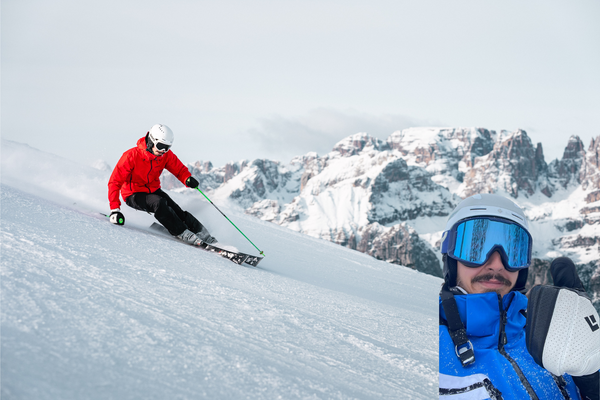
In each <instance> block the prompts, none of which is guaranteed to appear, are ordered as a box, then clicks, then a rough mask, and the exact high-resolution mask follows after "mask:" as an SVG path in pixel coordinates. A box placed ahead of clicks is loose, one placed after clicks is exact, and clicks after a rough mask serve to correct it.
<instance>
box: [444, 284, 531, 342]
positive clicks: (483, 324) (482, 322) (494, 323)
mask: <svg viewBox="0 0 600 400" xmlns="http://www.w3.org/2000/svg"><path fill="white" fill-rule="evenodd" d="M454 298H455V300H456V305H457V307H458V312H459V315H460V319H461V320H462V322H463V324H464V325H465V328H466V330H467V336H468V337H469V339H470V340H471V341H472V342H473V344H474V345H475V344H476V342H477V345H475V347H476V348H477V347H479V348H481V347H497V346H498V335H499V332H500V321H501V316H502V312H503V311H506V326H505V328H504V329H505V332H506V335H507V338H508V341H509V342H510V341H511V339H513V340H514V339H515V338H516V337H518V336H520V335H522V334H523V332H524V328H525V321H526V318H525V316H524V315H523V314H522V313H521V311H522V310H525V309H527V297H525V295H523V294H521V293H519V292H514V291H513V292H510V293H508V294H507V295H505V296H504V297H503V298H502V299H499V296H498V295H497V294H496V293H493V292H492V293H483V294H468V295H457V294H455V296H454ZM501 307H502V308H501ZM440 315H441V316H442V318H443V319H445V318H446V316H445V314H444V310H443V309H442V308H441V307H440Z"/></svg>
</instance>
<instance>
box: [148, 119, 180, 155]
mask: <svg viewBox="0 0 600 400" xmlns="http://www.w3.org/2000/svg"><path fill="white" fill-rule="evenodd" d="M148 137H149V138H150V140H151V141H152V144H154V146H156V145H157V144H158V143H162V144H163V145H164V146H167V149H168V148H169V147H171V146H172V145H173V139H174V135H173V131H172V130H171V128H169V127H168V126H166V125H163V124H156V125H154V126H153V127H152V128H150V130H149V131H148ZM161 147H163V146H161ZM157 148H159V149H160V147H158V146H157ZM160 150H162V149H160Z"/></svg>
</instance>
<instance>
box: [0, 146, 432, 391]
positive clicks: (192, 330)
mask: <svg viewBox="0 0 600 400" xmlns="http://www.w3.org/2000/svg"><path fill="white" fill-rule="evenodd" d="M22 153H23V154H25V155H28V154H30V153H31V151H29V150H27V151H22ZM35 154H36V155H37V153H35ZM5 158H6V157H5V154H4V152H3V159H5ZM29 161H31V162H32V163H34V162H35V161H34V160H29ZM2 167H3V173H4V171H6V168H4V167H5V165H4V162H3V165H2ZM63 168H66V167H64V166H63ZM46 173H47V171H46ZM2 178H3V182H4V181H5V179H4V178H5V176H4V174H3V177H2ZM9 178H10V179H9V181H10V182H11V186H8V185H6V184H2V186H1V206H2V207H1V251H2V259H1V267H2V269H1V275H2V276H1V278H2V279H1V301H2V310H1V311H2V313H1V324H2V326H1V328H2V329H1V351H2V353H1V354H2V358H1V372H2V376H1V386H2V389H1V390H2V392H1V395H2V398H3V399H139V398H144V399H165V398H169V399H197V398H207V399H277V398H282V399H296V398H298V399H299V398H302V399H399V398H402V399H431V398H436V397H437V374H438V370H437V365H438V356H437V347H438V346H437V343H438V339H437V336H438V335H437V291H438V290H439V286H440V284H441V280H440V279H437V278H434V277H431V276H428V275H425V274H421V273H418V272H415V271H412V270H410V269H406V268H402V267H398V266H395V265H392V264H387V263H384V262H381V261H377V260H374V259H372V258H370V257H368V256H366V255H364V254H361V253H358V252H354V251H352V250H349V249H346V248H343V247H340V246H336V245H334V244H331V243H329V242H325V241H322V240H318V239H314V238H311V237H308V236H305V235H301V234H298V233H296V232H292V231H289V230H287V229H285V228H282V227H279V226H276V225H273V224H269V223H266V222H264V221H259V220H256V219H253V218H251V217H248V216H245V215H243V214H240V215H235V220H236V221H238V222H239V224H238V226H240V228H241V229H242V230H243V231H244V232H245V233H246V234H247V235H248V236H249V237H251V238H258V239H257V240H259V241H260V243H262V246H263V248H262V250H264V251H265V253H266V255H267V257H266V258H265V259H264V260H263V261H262V262H261V264H259V267H258V268H252V267H244V266H238V265H235V264H233V263H231V262H229V261H227V260H225V259H221V258H219V257H217V256H215V255H214V254H210V253H207V252H204V251H201V250H199V249H196V248H193V247H191V246H187V245H184V244H180V243H177V242H174V241H172V240H171V239H169V238H167V237H161V236H160V235H154V234H151V233H150V232H146V231H144V229H131V228H128V226H127V225H126V226H125V227H117V226H113V225H111V224H110V223H108V222H107V221H106V219H105V218H102V217H97V218H95V217H93V216H90V215H89V213H85V212H82V211H81V210H76V209H73V207H70V206H69V205H68V204H58V203H55V202H54V201H55V197H54V196H53V195H51V194H48V196H47V198H41V197H38V196H35V195H32V194H28V193H25V192H23V191H22V189H24V187H25V186H26V183H25V180H24V179H23V183H22V184H21V185H20V187H18V188H16V187H13V186H19V184H18V182H19V179H21V178H23V177H21V176H15V175H14V174H13V175H11V176H9ZM55 179H60V177H55ZM15 183H16V184H15ZM65 186H69V187H73V186H76V185H75V183H74V182H67V183H65ZM72 197H73V196H72ZM92 197H93V196H92ZM72 200H77V201H78V202H79V204H83V205H90V208H93V206H94V205H95V204H98V203H99V202H100V201H101V200H100V199H97V198H86V196H85V195H81V196H78V198H77V199H74V198H72ZM209 219H210V218H209ZM133 220H135V218H134V219H133ZM133 226H134V227H135V224H133ZM221 237H222V238H226V239H230V237H229V236H228V235H227V234H224V233H222V234H221ZM232 245H235V246H236V247H240V248H241V247H243V246H244V244H243V243H239V242H236V243H232ZM241 250H242V251H248V249H241Z"/></svg>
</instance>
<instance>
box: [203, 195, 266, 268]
mask: <svg viewBox="0 0 600 400" xmlns="http://www.w3.org/2000/svg"><path fill="white" fill-rule="evenodd" d="M196 190H198V191H199V192H200V193H202V196H204V198H205V199H206V200H208V202H209V203H210V204H212V205H213V206H214V207H215V208H216V209H217V211H218V212H220V213H221V215H222V216H224V217H225V219H226V220H227V221H229V223H230V224H231V225H233V226H234V227H235V229H237V230H238V232H239V233H241V234H242V236H244V237H245V238H246V240H247V241H249V242H250V244H252V246H254V248H255V249H256V250H258V252H259V253H260V255H261V256H263V257H265V253H263V252H262V251H260V249H259V248H258V247H256V245H255V244H254V243H252V240H250V239H248V236H246V235H244V232H242V231H241V230H240V228H238V227H237V226H235V224H234V223H233V222H231V220H230V219H229V218H227V215H225V214H223V211H221V210H219V207H217V206H215V203H213V202H212V201H211V200H210V199H209V198H208V196H207V195H205V194H204V192H202V190H200V188H199V187H197V188H196Z"/></svg>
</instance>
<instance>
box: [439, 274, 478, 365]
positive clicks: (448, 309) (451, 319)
mask: <svg viewBox="0 0 600 400" xmlns="http://www.w3.org/2000/svg"><path fill="white" fill-rule="evenodd" d="M440 299H441V300H442V308H443V309H444V313H445V314H446V321H448V333H449V334H450V338H451V339H452V342H453V343H454V349H455V351H456V355H457V357H458V358H459V360H460V363H461V364H462V366H463V367H466V366H468V365H470V364H472V363H474V362H475V352H474V350H473V344H472V343H471V342H470V341H469V338H468V337H467V330H466V329H465V325H464V324H463V323H462V320H461V319H460V314H459V313H458V306H457V305H456V300H455V299H454V295H453V294H452V292H451V291H450V289H449V288H448V283H444V286H443V287H442V291H441V292H440Z"/></svg>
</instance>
